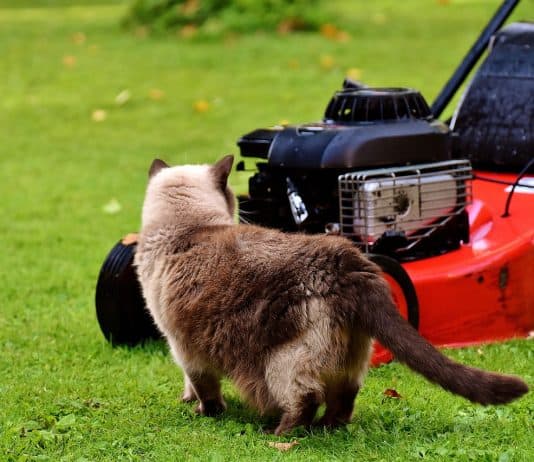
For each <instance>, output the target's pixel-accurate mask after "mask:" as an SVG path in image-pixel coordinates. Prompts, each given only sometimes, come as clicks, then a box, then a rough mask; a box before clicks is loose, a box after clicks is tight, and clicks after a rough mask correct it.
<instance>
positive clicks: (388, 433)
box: [0, 0, 534, 461]
mask: <svg viewBox="0 0 534 462" xmlns="http://www.w3.org/2000/svg"><path fill="white" fill-rule="evenodd" d="M495 7H496V2H495V1H491V2H481V1H461V2H460V1H451V2H425V3H423V2H419V1H417V0H408V1H405V2H402V3H401V2H394V1H393V0H388V1H379V2H358V3H355V2H348V1H341V0H338V1H335V2H332V3H331V8H333V9H339V10H340V11H341V12H342V21H341V25H342V27H344V28H345V29H346V30H347V31H348V32H349V33H350V35H351V39H350V40H349V41H348V42H338V41H330V40H327V39H325V38H323V37H321V36H320V35H317V34H315V35H292V36H276V35H274V36H269V35H265V34H261V35H252V36H247V37H239V36H234V37H226V38H224V39H222V40H196V41H183V40H178V39H177V38H176V37H173V36H166V37H157V38H147V37H145V36H144V35H143V33H142V31H138V32H137V34H136V33H126V32H124V31H122V30H121V29H120V28H119V26H118V23H119V20H120V18H121V17H122V15H123V14H124V10H125V4H124V3H123V2H120V1H113V2H111V1H110V2H103V1H99V2H88V1H83V2H67V1H55V2H53V1H46V0H43V1H39V2H30V1H23V2H18V1H4V2H2V3H1V4H0V53H1V56H2V59H1V60H0V76H1V78H0V127H1V128H2V130H1V133H2V142H1V147H0V151H1V160H0V162H1V169H0V180H1V181H0V197H1V200H0V217H1V218H0V238H1V243H2V251H1V252H0V283H1V287H2V289H1V290H0V306H1V309H0V345H1V354H0V403H1V404H0V460H185V459H198V460H237V459H243V460H254V459H257V460H266V459H267V460H271V459H272V460H281V459H284V460H286V459H287V460H310V461H311V460H356V459H359V460H414V459H423V460H451V459H454V460H477V461H478V460H487V461H508V460H509V461H512V460H513V461H523V460H524V461H529V460H532V459H534V451H533V449H532V444H531V440H532V434H533V433H532V432H533V430H534V428H533V424H532V422H533V417H534V400H533V398H532V394H530V395H528V396H527V397H525V398H524V399H522V400H520V401H519V402H517V403H514V404H512V405H509V406H506V407H493V408H482V407H478V406H474V405H471V404H469V403H467V402H465V401H463V400H461V399H459V398H456V397H453V396H451V395H449V394H446V393H445V392H443V391H441V390H439V389H437V388H435V387H433V386H431V385H429V384H428V383H426V382H425V381H424V380H422V379H420V378H419V377H416V376H414V375H413V374H412V373H410V372H408V371H407V370H406V369H405V368H403V367H402V366H400V365H398V364H391V365H388V366H387V367H382V368H378V369H374V370H372V371H371V373H370V377H369V379H368V381H367V385H366V387H365V388H364V390H363V391H362V392H361V394H360V397H359V398H358V402H357V413H356V416H355V419H354V422H353V423H352V424H351V425H349V426H348V427H347V428H345V429H341V430H338V431H335V432H332V433H328V432H322V431H320V432H313V433H306V432H304V431H300V432H297V433H296V434H295V435H293V437H289V438H282V439H281V440H282V441H289V440H291V439H295V438H296V439H298V441H299V445H298V446H295V447H294V448H293V449H292V450H291V451H289V452H287V453H281V452H279V451H277V450H276V449H273V448H271V447H269V446H268V442H270V441H278V440H280V439H278V438H275V437H272V436H265V435H263V434H262V433H261V432H260V431H259V430H260V429H261V427H262V426H263V424H264V423H265V422H264V420H262V419H260V418H259V417H258V416H257V415H256V414H255V413H254V412H253V411H251V410H248V409H246V408H245V407H244V406H243V405H242V403H241V401H240V400H239V399H238V397H237V395H236V393H235V390H234V388H233V387H232V386H231V385H229V384H225V393H226V395H227V396H228V398H229V399H228V401H229V411H228V413H227V414H226V415H225V416H224V417H222V418H220V419H208V418H199V417H196V416H194V413H193V411H192V407H191V406H190V405H186V404H181V403H179V402H178V400H177V396H178V395H179V393H180V392H181V389H182V384H181V374H180V372H179V371H178V369H177V368H176V367H174V366H173V364H172V361H171V359H170V357H169V355H168V354H167V350H166V347H165V346H164V345H162V344H160V343H154V344H151V345H147V346H145V347H137V348H132V349H128V348H115V349H113V348H111V347H110V346H109V345H108V344H107V343H106V342H105V341H104V339H103V337H102V335H101V333H100V331H99V328H98V325H97V322H96V318H95V313H94V305H93V296H94V286H95V283H96V278H97V275H98V271H99V268H100V265H101V263H102V260H103V258H104V257H105V255H106V254H107V252H108V251H109V249H110V248H111V246H112V245H113V243H114V242H115V241H116V240H118V239H119V238H120V237H121V236H122V235H123V234H125V233H127V232H131V231H135V230H136V229H137V228H138V225H139V211H140V204H141V200H142V196H143V190H144V185H145V179H146V170H147V167H148V165H149V163H150V161H151V159H152V158H153V157H154V156H156V155H157V156H160V157H162V158H164V159H166V160H168V161H169V162H172V163H182V162H196V161H212V160H214V159H216V158H217V157H219V156H220V155H222V154H225V153H229V152H234V153H235V152H237V149H236V146H235V141H236V139H237V138H238V137H239V136H240V135H242V134H243V133H245V132H247V131H249V130H251V129H254V128H256V127H261V126H266V125H271V124H274V123H278V122H279V121H281V120H288V121H292V122H296V121H309V120H316V119H319V118H320V117H321V115H322V111H323V109H324V105H325V103H326V102H327V100H328V98H329V97H330V94H331V93H332V92H333V91H334V90H335V89H337V88H338V87H339V86H340V83H341V80H342V78H343V77H344V75H345V73H346V71H347V70H348V69H350V68H357V69H358V70H359V72H360V73H361V78H362V80H364V81H366V82H368V83H371V84H374V85H406V86H413V87H416V88H419V89H421V90H422V91H423V93H424V94H425V95H426V96H427V98H428V99H429V100H430V101H431V100H432V98H433V97H434V96H435V95H436V94H437V92H438V90H439V89H440V87H441V85H442V84H443V82H444V81H445V80H446V78H447V76H448V75H449V73H450V72H451V70H452V69H453V68H454V66H455V65H456V63H457V62H458V60H459V59H460V58H461V56H462V55H463V54H464V52H465V51H466V50H467V48H468V46H469V44H470V43H471V41H472V40H473V39H474V37H476V35H477V34H478V32H479V30H480V29H481V27H482V25H483V23H484V21H485V20H486V19H487V18H488V17H489V15H490V14H491V13H492V12H493V11H494V9H495ZM533 14H534V7H533V4H532V3H529V2H524V3H523V4H522V5H520V6H519V7H518V9H517V13H516V14H515V17H516V18H525V19H529V18H530V19H532V17H533ZM81 33H82V34H81ZM155 89H157V90H161V92H163V96H162V93H159V95H160V96H159V99H158V97H155V96H154V95H155V94H157V92H156V93H154V90H155ZM123 90H128V91H129V93H130V98H129V100H128V101H127V102H126V103H125V104H123V105H118V104H116V102H115V98H116V96H117V95H118V94H119V93H120V92H122V91H123ZM198 101H206V102H207V103H208V106H207V107H208V109H207V111H205V112H198V111H195V110H194V109H193V106H194V105H195V103H196V102H198ZM95 110H104V111H105V113H106V115H107V117H106V118H105V120H103V121H101V122H96V121H94V120H93V118H92V114H93V113H94V111H95ZM449 112H450V110H449ZM246 178H247V174H245V173H243V174H239V175H238V174H234V175H233V177H232V184H233V185H234V186H235V188H236V190H238V191H243V190H244V189H245V188H246ZM110 202H112V205H113V203H114V204H115V205H114V206H112V207H106V205H108V206H109V204H110ZM117 204H118V205H117ZM532 350H533V349H532V343H531V342H530V341H513V342H509V343H507V344H503V345H494V346H486V347H482V348H481V349H480V351H479V350H478V349H467V350H461V351H454V352H450V354H451V355H452V356H454V357H456V358H458V359H460V360H462V361H465V362H468V363H471V364H474V365H478V366H480V367H485V368H491V369H495V370H502V371H507V372H510V373H516V374H519V375H522V376H523V377H525V379H526V380H527V381H528V382H529V383H530V384H531V385H532V384H534V377H533V372H532V361H533V356H534V354H533V351H532ZM386 388H395V389H396V390H397V391H398V392H399V393H400V394H401V395H402V398H401V399H400V400H395V399H388V398H386V397H385V396H384V395H383V391H384V390H385V389H386Z"/></svg>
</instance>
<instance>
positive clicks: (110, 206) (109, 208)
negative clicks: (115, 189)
mask: <svg viewBox="0 0 534 462" xmlns="http://www.w3.org/2000/svg"><path fill="white" fill-rule="evenodd" d="M121 209H122V205H121V204H120V202H119V201H118V200H117V199H115V198H113V199H111V200H110V201H109V202H108V203H107V204H105V205H104V206H103V207H102V210H103V211H104V213H107V214H109V215H114V214H116V213H119V212H120V211H121Z"/></svg>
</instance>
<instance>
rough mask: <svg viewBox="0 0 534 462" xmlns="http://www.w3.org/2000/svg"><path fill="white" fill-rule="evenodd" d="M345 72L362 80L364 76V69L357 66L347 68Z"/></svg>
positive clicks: (348, 75)
mask: <svg viewBox="0 0 534 462" xmlns="http://www.w3.org/2000/svg"><path fill="white" fill-rule="evenodd" d="M345 74H346V76H347V77H348V78H349V79H353V80H360V79H361V77H362V70H361V69H358V68H357V67H351V68H350V69H347V72H346V73H345Z"/></svg>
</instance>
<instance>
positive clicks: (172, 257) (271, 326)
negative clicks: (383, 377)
mask: <svg viewBox="0 0 534 462" xmlns="http://www.w3.org/2000/svg"><path fill="white" fill-rule="evenodd" d="M232 163H233V157H232V156H226V157H224V158H223V159H221V160H220V161H218V162H217V163H215V164H214V165H188V166H177V167H169V166H168V165H167V164H166V163H165V162H163V161H161V160H159V159H156V160H154V162H153V163H152V165H151V167H150V171H149V182H148V186H147V191H146V197H145V200H144V204H143V210H142V228H141V232H140V235H139V242H138V246H137V250H136V254H135V266H136V269H137V274H138V277H139V281H140V283H141V286H142V291H143V295H144V298H145V301H146V304H147V307H148V309H149V311H150V313H151V314H152V316H153V318H154V321H155V323H156V324H157V326H158V328H159V329H160V330H161V332H162V333H163V335H164V336H165V338H166V339H167V341H168V344H169V346H170V350H171V352H172V355H173V357H174V359H175V361H176V363H178V365H180V366H181V367H182V369H183V372H184V377H185V384H184V394H183V400H184V401H194V400H198V401H199V404H198V407H197V408H196V412H197V413H199V414H202V415H207V416H212V415H216V414H218V413H220V412H222V411H224V410H225V409H226V404H225V401H224V399H223V397H222V394H221V387H220V379H221V377H222V376H227V377H229V378H230V379H231V380H232V381H233V382H234V384H235V385H236V387H237V388H238V390H239V391H240V392H241V394H242V395H243V397H244V398H245V399H246V400H247V401H248V402H249V403H250V404H251V405H252V406H254V407H255V408H257V409H258V410H259V411H260V413H262V414H276V415H279V416H281V418H280V421H279V424H278V426H277V427H276V429H275V430H274V433H275V434H276V435H281V434H284V433H287V432H289V431H291V430H292V429H293V428H295V427H297V426H300V425H305V426H309V425H311V424H318V425H324V426H327V427H336V426H339V425H343V424H346V423H348V422H349V421H350V419H351V417H352V413H353V406H354V400H355V397H356V395H357V393H358V391H359V390H360V387H361V386H362V383H363V380H364V377H365V375H366V373H367V368H368V363H369V358H370V354H371V342H372V338H376V339H378V340H379V341H380V342H381V343H382V344H383V345H385V346H386V347H387V348H389V349H390V350H391V351H392V352H393V353H394V355H395V357H396V358H397V359H398V360H399V361H401V362H403V363H405V364H407V365H408V366H409V367H410V368H411V369H413V370H414V371H416V372H418V373H420V374H422V375H423V376H424V377H426V378H427V379H428V380H430V381H431V382H435V383H437V384H439V385H441V386H442V387H443V388H444V389H446V390H448V391H450V392H452V393H456V394H458V395H461V396H463V397H465V398H467V399H469V400H471V401H473V402H476V403H480V404H484V405H487V404H499V403H507V402H509V401H512V400H514V399H516V398H518V397H519V396H521V395H523V394H524V393H526V392H527V391H528V387H527V385H526V384H525V383H524V382H523V381H522V380H521V379H519V378H516V377H512V376H505V375H500V374H496V373H489V372H485V371H482V370H478V369H475V368H471V367H467V366H463V365H461V364H458V363H456V362H453V361H452V360H450V359H448V358H447V357H446V356H444V355H443V354H442V353H440V352H439V351H438V350H436V349H435V348H434V347H433V346H431V345H430V344H429V343H428V342H427V341H426V340H424V339H423V338H422V337H421V336H420V335H419V334H418V333H417V331H416V330H415V329H414V328H413V327H412V326H411V325H410V324H409V323H408V322H407V321H405V320H404V319H403V318H402V316H400V314H399V313H398V311H397V309H396V307H395V304H394V303H393V300H392V297H391V293H390V289H389V286H388V284H387V283H386V282H385V280H384V279H383V278H382V277H381V275H380V268H379V267H378V266H376V265H375V264H374V263H372V262H370V261H369V260H368V259H367V258H365V256H364V255H363V254H362V253H361V252H360V251H359V250H358V249H357V248H356V247H355V246H354V245H353V244H352V243H351V242H350V241H349V240H348V239H346V238H343V237H339V236H338V237H336V236H326V235H313V236H312V235H304V234H297V233H295V234H286V233H282V232H280V231H277V230H272V229H266V228H262V227H258V226H254V225H243V224H236V223H235V221H234V211H235V199H234V196H233V194H232V192H231V190H230V189H229V187H228V184H227V181H228V176H229V174H230V171H231V168H232ZM323 403H324V404H326V408H325V412H324V415H323V416H322V417H321V418H320V419H319V420H317V421H314V418H315V414H316V411H317V409H318V407H319V406H320V405H321V404H323Z"/></svg>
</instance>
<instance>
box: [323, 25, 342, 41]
mask: <svg viewBox="0 0 534 462" xmlns="http://www.w3.org/2000/svg"><path fill="white" fill-rule="evenodd" d="M319 33H320V34H321V35H322V36H323V37H325V38H327V39H331V40H332V39H335V38H336V35H337V33H338V29H337V27H336V26H334V25H333V24H329V23H326V24H323V25H322V26H321V28H320V29H319Z"/></svg>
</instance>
